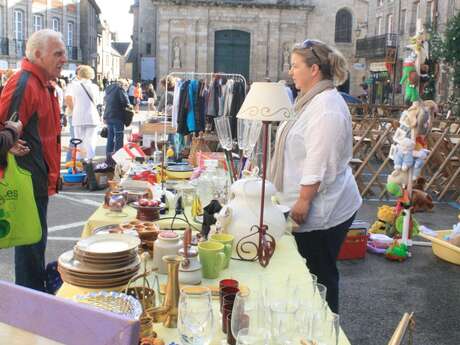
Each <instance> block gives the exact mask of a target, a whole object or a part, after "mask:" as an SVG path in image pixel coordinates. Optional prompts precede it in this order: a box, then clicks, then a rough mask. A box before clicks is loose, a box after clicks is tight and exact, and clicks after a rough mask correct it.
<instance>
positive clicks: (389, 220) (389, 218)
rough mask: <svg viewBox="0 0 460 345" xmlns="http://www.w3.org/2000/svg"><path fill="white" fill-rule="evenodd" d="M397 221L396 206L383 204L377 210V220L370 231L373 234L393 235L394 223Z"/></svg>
mask: <svg viewBox="0 0 460 345" xmlns="http://www.w3.org/2000/svg"><path fill="white" fill-rule="evenodd" d="M394 221H395V214H394V207H391V206H388V205H383V206H380V207H379V208H378V210H377V220H376V221H375V222H374V224H372V226H371V228H370V229H369V232H370V233H372V234H385V235H387V236H392V235H393V233H394V228H393V224H394Z"/></svg>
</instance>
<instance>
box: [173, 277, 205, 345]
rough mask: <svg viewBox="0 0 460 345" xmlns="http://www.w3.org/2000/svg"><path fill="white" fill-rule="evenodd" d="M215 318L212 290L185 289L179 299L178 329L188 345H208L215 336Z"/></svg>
mask: <svg viewBox="0 0 460 345" xmlns="http://www.w3.org/2000/svg"><path fill="white" fill-rule="evenodd" d="M213 327H214V316H213V313H212V305H211V290H209V288H207V287H196V286H193V287H187V286H185V287H183V288H182V289H181V292H180V297H179V311H178V323H177V328H178V331H179V334H180V336H181V339H182V341H183V343H184V344H187V345H208V344H209V343H210V342H211V339H212V336H213Z"/></svg>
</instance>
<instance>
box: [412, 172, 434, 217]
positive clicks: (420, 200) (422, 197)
mask: <svg viewBox="0 0 460 345" xmlns="http://www.w3.org/2000/svg"><path fill="white" fill-rule="evenodd" d="M425 183H426V180H425V178H423V177H418V178H417V179H416V180H415V182H414V184H413V186H412V187H413V189H412V206H413V210H414V212H428V211H431V210H432V209H433V207H434V204H433V199H432V198H431V196H430V195H429V194H428V193H427V192H425V191H424V189H425Z"/></svg>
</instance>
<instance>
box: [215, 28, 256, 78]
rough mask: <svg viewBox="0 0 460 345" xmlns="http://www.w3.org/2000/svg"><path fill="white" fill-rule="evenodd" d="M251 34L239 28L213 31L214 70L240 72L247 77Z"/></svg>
mask: <svg viewBox="0 0 460 345" xmlns="http://www.w3.org/2000/svg"><path fill="white" fill-rule="evenodd" d="M250 47H251V34H250V33H248V32H245V31H240V30H220V31H216V33H215V43H214V72H222V73H237V74H242V75H243V76H244V77H245V78H246V79H248V78H249V56H250V50H251V48H250Z"/></svg>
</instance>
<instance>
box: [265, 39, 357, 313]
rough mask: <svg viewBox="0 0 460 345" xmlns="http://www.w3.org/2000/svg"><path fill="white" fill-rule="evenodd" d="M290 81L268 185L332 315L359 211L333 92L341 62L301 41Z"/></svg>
mask: <svg viewBox="0 0 460 345" xmlns="http://www.w3.org/2000/svg"><path fill="white" fill-rule="evenodd" d="M289 74H290V76H291V77H292V79H293V81H294V83H295V86H296V88H297V89H298V90H300V93H299V94H298V96H297V99H296V101H295V104H294V110H295V120H293V121H290V122H285V123H282V124H281V125H280V127H279V129H278V132H277V136H276V146H275V153H274V157H273V159H272V166H271V171H270V179H271V181H272V182H273V183H274V184H275V186H276V187H277V189H278V191H279V192H280V198H281V200H282V202H283V203H284V204H286V205H289V206H290V207H291V217H292V219H293V220H294V221H295V222H296V223H297V224H298V227H297V228H295V229H294V230H293V234H294V237H295V240H296V242H297V247H298V250H299V252H300V254H301V255H302V256H303V257H304V258H306V260H307V267H308V268H309V270H310V272H312V273H314V274H315V275H317V277H318V282H319V283H322V284H324V285H325V286H326V287H327V297H326V299H327V302H328V304H329V307H330V308H331V310H332V311H333V312H336V313H337V312H338V295H339V290H338V285H339V273H338V270H337V265H336V261H337V256H338V253H339V250H340V247H341V245H342V242H343V241H344V239H345V237H346V234H347V231H348V229H349V227H350V225H351V224H352V222H353V219H354V217H355V214H356V212H357V210H358V209H359V208H360V206H361V203H362V200H361V196H360V194H359V190H358V187H357V185H356V181H355V179H354V177H353V174H352V171H351V168H350V166H349V164H348V163H349V162H350V160H351V158H352V126H351V116H350V112H349V111H348V107H347V105H346V103H345V101H344V100H343V98H342V96H341V95H340V93H338V91H337V90H336V89H335V86H334V85H340V84H341V83H343V82H344V81H345V79H346V78H347V67H346V61H345V59H344V57H343V56H342V54H341V53H340V52H339V51H337V50H335V49H333V48H331V47H329V46H328V45H326V44H324V43H322V42H320V41H316V40H306V41H305V42H303V43H302V44H299V45H296V46H295V47H294V49H293V51H292V54H291V69H290V71H289Z"/></svg>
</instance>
